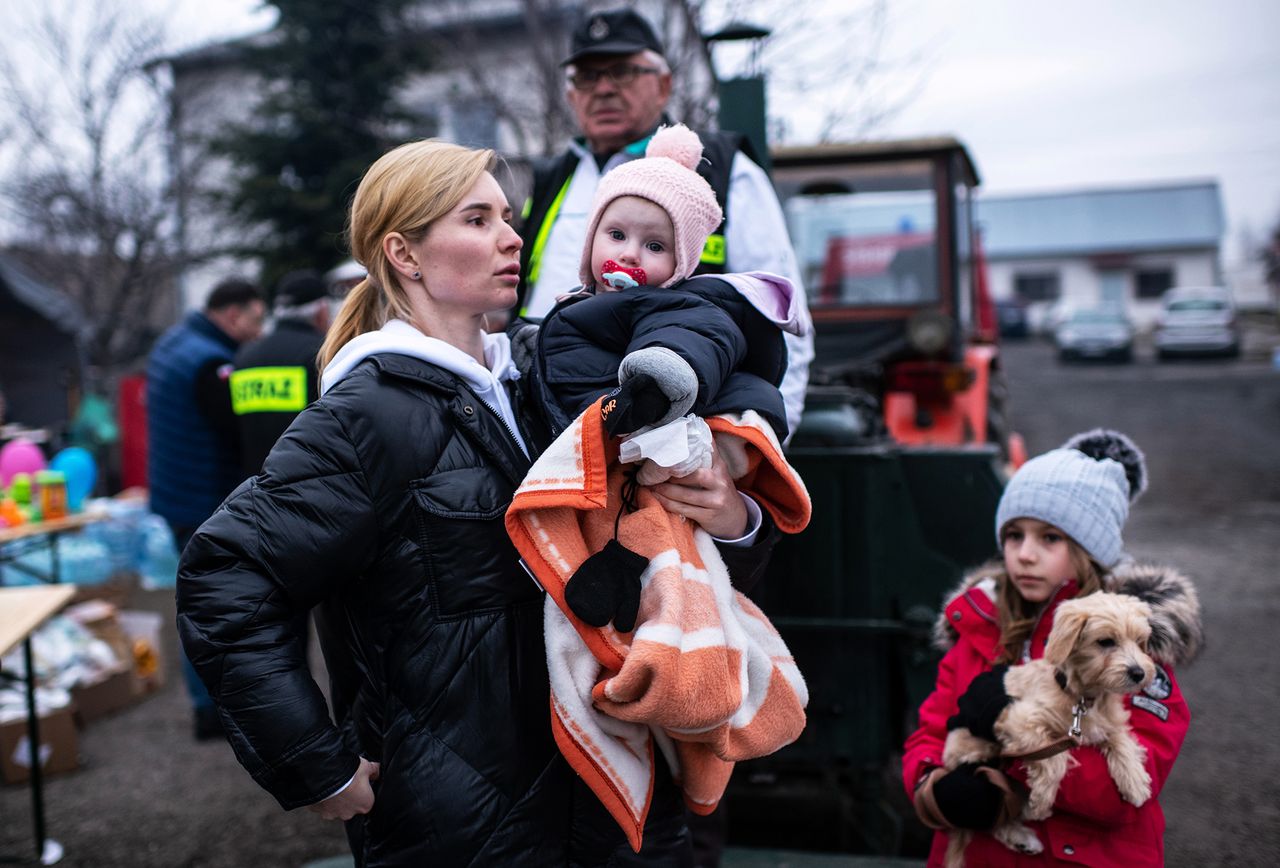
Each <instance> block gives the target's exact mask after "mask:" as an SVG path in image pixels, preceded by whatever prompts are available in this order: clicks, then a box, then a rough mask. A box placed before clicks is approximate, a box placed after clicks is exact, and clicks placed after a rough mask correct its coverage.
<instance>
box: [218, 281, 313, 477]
mask: <svg viewBox="0 0 1280 868" xmlns="http://www.w3.org/2000/svg"><path fill="white" fill-rule="evenodd" d="M272 315H273V316H274V317H275V325H274V326H272V329H271V332H270V333H269V334H267V335H265V336H264V337H261V338H259V339H258V340H256V341H252V342H251V343H248V344H245V345H244V346H242V347H241V348H240V350H239V351H238V352H237V353H236V357H235V371H234V372H233V373H232V374H231V408H232V411H233V412H234V413H235V416H236V423H237V428H238V429H239V432H240V465H241V469H242V471H243V473H244V475H245V476H253V475H255V474H257V473H261V472H262V463H263V462H264V461H265V460H266V458H267V453H268V452H270V451H271V447H272V446H275V445H276V441H277V440H279V439H280V435H281V434H283V433H284V430H285V429H286V428H288V427H289V423H290V422H292V421H293V420H294V419H295V418H296V417H297V415H298V414H299V413H301V412H302V408H303V407H305V406H307V405H308V404H310V403H311V402H312V401H314V400H315V399H316V398H317V397H318V396H319V390H320V377H319V371H318V370H317V368H316V357H317V356H318V355H319V353H320V345H321V344H322V343H324V334H325V332H326V331H327V330H328V328H329V288H328V286H327V285H326V284H325V282H324V280H323V279H322V278H321V277H320V275H319V274H318V273H316V272H315V271H309V270H302V271H291V272H289V273H288V274H286V275H285V276H284V277H282V278H281V279H280V283H279V285H278V286H277V287H276V297H275V301H274V304H273V305H272Z"/></svg>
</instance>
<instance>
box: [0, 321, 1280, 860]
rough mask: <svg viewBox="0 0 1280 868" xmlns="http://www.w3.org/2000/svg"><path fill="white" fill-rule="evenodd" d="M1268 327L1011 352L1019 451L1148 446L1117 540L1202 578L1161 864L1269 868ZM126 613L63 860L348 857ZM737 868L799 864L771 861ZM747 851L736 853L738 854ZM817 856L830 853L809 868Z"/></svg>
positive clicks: (1277, 772) (1274, 814)
mask: <svg viewBox="0 0 1280 868" xmlns="http://www.w3.org/2000/svg"><path fill="white" fill-rule="evenodd" d="M1275 345H1280V340H1277V339H1276V335H1275V333H1274V331H1273V330H1268V329H1259V328H1258V327H1256V326H1255V327H1254V328H1253V330H1252V331H1251V333H1250V337H1249V341H1248V342H1247V343H1246V354H1245V358H1244V359H1243V360H1241V361H1238V362H1231V361H1225V362H1219V361H1192V362H1184V363H1177V364H1157V363H1156V362H1154V361H1152V360H1151V355H1150V351H1149V348H1145V347H1144V348H1141V349H1140V352H1139V356H1138V360H1137V361H1136V362H1135V363H1134V364H1132V365H1118V366H1097V365H1071V366H1061V365H1059V364H1058V363H1057V362H1056V361H1055V359H1054V356H1053V352H1052V349H1051V348H1050V347H1048V346H1047V345H1045V344H1042V343H1040V342H1037V341H1030V342H1022V343H1018V344H1010V345H1009V346H1008V347H1007V348H1006V358H1007V366H1008V371H1009V379H1010V386H1011V391H1012V396H1013V420H1014V423H1015V427H1017V428H1018V429H1019V430H1021V431H1022V433H1023V434H1024V435H1025V436H1026V438H1027V443H1028V447H1029V449H1030V450H1031V453H1032V454H1035V453H1037V452H1040V451H1043V450H1045V449H1048V448H1051V447H1053V446H1055V445H1056V444H1057V443H1059V442H1061V441H1062V440H1063V439H1065V438H1066V437H1067V436H1068V435H1070V434H1072V433H1074V432H1076V431H1079V430H1082V429H1084V428H1087V427H1092V426H1094V425H1099V424H1105V425H1110V426H1112V427H1117V428H1120V429H1122V430H1125V431H1127V432H1128V433H1129V434H1131V435H1132V436H1133V437H1134V438H1135V439H1136V440H1137V441H1138V443H1139V444H1140V445H1141V446H1142V447H1143V448H1144V449H1145V450H1146V452H1147V455H1148V459H1149V463H1150V466H1151V472H1152V478H1153V482H1152V486H1151V490H1150V492H1149V493H1148V494H1147V495H1146V496H1145V497H1144V498H1143V500H1142V501H1140V502H1139V504H1138V505H1137V507H1136V508H1135V511H1134V514H1133V517H1132V519H1131V521H1130V523H1129V527H1128V530H1127V533H1126V539H1127V542H1128V544H1129V547H1130V548H1131V550H1132V551H1133V552H1134V553H1135V554H1137V555H1138V556H1140V557H1146V558H1152V559H1158V560H1161V561H1166V562H1169V563H1172V564H1176V565H1178V566H1180V567H1181V568H1183V569H1184V570H1185V571H1186V572H1187V573H1188V574H1190V575H1191V576H1192V577H1193V578H1194V579H1195V580H1196V582H1197V583H1198V586H1199V588H1200V593H1201V597H1202V600H1203V602H1204V609H1205V621H1206V626H1207V632H1208V636H1209V647H1208V649H1207V651H1206V652H1205V653H1204V655H1203V656H1202V658H1201V659H1200V660H1199V661H1198V662H1197V663H1196V664H1195V665H1194V666H1192V667H1190V668H1187V669H1186V670H1185V671H1183V672H1180V673H1179V678H1180V680H1181V683H1182V687H1183V690H1184V691H1185V693H1186V694H1187V697H1188V700H1189V702H1190V704H1191V707H1192V710H1193V713H1194V715H1195V718H1194V721H1193V723H1192V727H1191V732H1190V735H1189V737H1188V739H1187V742H1186V745H1185V747H1184V749H1183V752H1182V756H1181V758H1180V760H1179V762H1178V765H1177V766H1176V767H1175V769H1174V772H1173V775H1172V776H1171V778H1170V779H1169V782H1168V784H1167V786H1166V788H1165V791H1164V793H1163V795H1162V796H1161V802H1162V804H1163V805H1164V807H1165V811H1166V815H1167V819H1168V824H1169V828H1168V833H1167V836H1166V841H1167V848H1168V861H1169V864H1171V865H1196V866H1201V865H1231V866H1240V865H1259V866H1264V865H1265V866H1273V865H1280V783H1277V782H1278V781H1280V746H1278V745H1277V743H1276V738H1275V735H1274V733H1275V731H1276V723H1275V722H1276V720H1277V719H1278V718H1280V693H1277V691H1276V689H1275V686H1276V684H1277V683H1280V664H1278V663H1277V661H1278V660H1280V655H1277V654H1276V653H1275V651H1274V649H1273V648H1271V647H1268V646H1266V645H1265V644H1264V643H1265V641H1266V640H1267V639H1268V638H1269V637H1270V635H1271V634H1272V631H1274V630H1276V629H1277V621H1276V619H1277V617H1278V616H1280V581H1278V577H1277V573H1276V564H1277V555H1278V554H1280V372H1277V371H1274V370H1272V368H1271V367H1270V351H1271V348H1272V347H1273V346H1275ZM132 605H134V606H135V607H138V608H146V609H150V610H153V611H158V612H162V613H163V614H164V615H165V622H166V624H167V625H168V627H167V630H168V632H167V634H166V636H165V646H166V650H167V652H168V654H167V659H166V663H167V665H168V675H169V679H168V683H167V684H166V685H165V687H164V688H163V689H162V690H160V691H159V692H158V693H157V694H155V695H153V696H151V697H150V698H148V699H146V700H145V701H143V702H141V703H140V704H138V705H136V706H134V707H132V708H130V709H128V710H126V711H123V712H121V713H119V714H117V715H116V716H114V717H112V718H109V719H106V720H101V721H98V722H95V723H94V724H92V725H91V726H90V727H89V728H88V729H87V730H85V731H84V732H83V733H82V734H81V754H82V760H83V764H82V768H81V769H80V770H78V771H76V772H73V773H70V774H66V775H62V776H59V777H55V778H52V779H50V780H49V781H48V782H47V787H46V793H45V797H46V798H45V801H46V806H47V818H48V828H49V834H50V835H51V836H52V837H54V838H56V839H58V840H59V841H61V843H62V844H63V845H64V847H65V848H66V855H65V857H64V859H63V861H62V863H61V864H62V865H66V866H77V868H78V866H117V865H119V866H126V865H127V866H140V868H141V866H157V868H175V866H205V868H215V866H217V868H221V866H226V868H231V866H244V865H262V866H300V865H304V864H306V863H308V862H310V861H313V860H318V859H323V858H325V857H330V856H334V855H337V854H341V853H344V852H345V848H346V843H345V839H344V837H343V835H342V832H341V829H340V827H339V826H338V825H336V824H331V823H325V822H323V821H321V820H319V819H318V818H316V817H315V816H314V815H312V814H309V813H307V812H306V811H294V812H292V813H285V812H283V811H281V810H280V809H279V807H278V806H277V805H276V804H275V802H274V801H273V800H272V799H271V798H270V797H269V796H267V795H266V794H265V793H264V792H263V791H261V790H260V789H259V788H258V787H257V786H256V785H255V784H254V783H253V782H252V781H251V780H250V779H249V777H248V775H246V774H245V773H244V772H243V770H242V769H241V768H240V766H239V765H238V764H237V763H236V761H235V759H234V758H233V756H232V754H231V751H230V750H229V749H228V748H227V746H226V745H225V744H222V743H220V742H196V741H194V740H193V739H192V737H191V724H190V720H189V712H188V708H187V703H186V698H185V693H184V691H183V689H182V687H181V684H180V683H179V680H180V679H179V678H178V677H177V671H176V668H175V667H174V665H173V663H174V659H175V658H174V655H175V653H176V647H177V646H176V638H175V635H174V630H173V627H172V610H173V596H172V593H171V592H164V591H153V592H138V593H137V594H135V596H134V599H133V601H132ZM0 817H2V818H3V819H2V820H0V860H4V859H6V858H7V859H10V860H15V859H16V860H21V859H23V858H28V857H29V854H30V853H31V852H32V846H33V845H32V841H31V811H30V797H29V794H28V791H27V790H26V788H24V787H21V786H0ZM751 858H752V857H750V856H749V854H742V853H739V854H735V859H734V861H735V862H738V863H740V864H747V863H748V862H749V864H751V865H757V864H761V865H763V864H771V865H779V864H784V863H786V862H788V861H790V864H796V865H798V864H801V863H800V862H798V861H795V860H793V859H789V857H788V858H783V857H782V856H778V857H776V858H774V857H770V858H768V859H765V860H764V861H763V862H762V861H761V860H759V859H756V861H750V859H751ZM743 860H747V861H746V862H744V861H743ZM823 864H830V863H823Z"/></svg>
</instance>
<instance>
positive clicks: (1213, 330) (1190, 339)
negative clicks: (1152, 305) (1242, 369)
mask: <svg viewBox="0 0 1280 868" xmlns="http://www.w3.org/2000/svg"><path fill="white" fill-rule="evenodd" d="M1155 344H1156V355H1157V356H1158V357H1159V358H1161V359H1167V358H1170V357H1172V356H1176V355H1223V356H1232V357H1234V356H1238V355H1240V325H1239V323H1238V321H1237V319H1236V306H1235V302H1233V301H1232V300H1231V293H1230V292H1229V291H1228V290H1226V289H1223V288H1222V287H1220V286H1205V287H1177V288H1174V289H1170V290H1168V291H1166V292H1165V294H1164V295H1163V296H1161V298H1160V315H1159V316H1158V318H1157V319H1156V331H1155Z"/></svg>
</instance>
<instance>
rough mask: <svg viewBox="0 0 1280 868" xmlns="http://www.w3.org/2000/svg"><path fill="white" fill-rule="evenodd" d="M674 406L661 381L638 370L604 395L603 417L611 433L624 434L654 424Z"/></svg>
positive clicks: (613, 434) (615, 435)
mask: <svg viewBox="0 0 1280 868" xmlns="http://www.w3.org/2000/svg"><path fill="white" fill-rule="evenodd" d="M670 409H671V400H670V399H669V398H668V397H667V396H666V394H665V393H664V392H663V391H662V389H661V388H659V387H658V381H657V380H655V379H654V378H653V377H651V376H649V375H648V374H636V375H635V376H633V377H631V378H630V379H628V380H627V381H626V382H625V383H623V384H622V385H621V386H619V387H618V388H616V389H614V390H613V391H612V392H610V393H609V394H608V395H605V397H604V403H603V404H601V405H600V418H601V419H602V420H603V421H604V429H605V430H606V431H608V432H609V435H610V436H611V437H621V436H623V435H625V434H630V433H632V432H633V431H639V430H640V429H641V428H643V427H644V426H646V425H652V424H653V423H654V422H657V421H658V420H659V419H661V418H662V417H663V416H665V415H666V414H667V411H668V410H670Z"/></svg>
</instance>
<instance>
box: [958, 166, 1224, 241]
mask: <svg viewBox="0 0 1280 868" xmlns="http://www.w3.org/2000/svg"><path fill="white" fill-rule="evenodd" d="M977 219H978V222H979V223H980V225H981V226H982V229H983V234H982V242H983V249H984V250H985V251H986V254H987V256H989V257H991V258H1030V257H1050V256H1081V255H1095V254H1105V253H1137V252H1144V251H1156V250H1188V249H1205V248H1216V247H1217V246H1218V245H1219V244H1220V243H1221V240H1222V233H1223V211H1222V196H1221V194H1220V192H1219V189H1218V182H1217V181H1215V180H1197V181H1180V182H1169V183H1164V184H1148V185H1142V186H1126V187H1115V188H1109V189H1092V190H1076V191H1069V192H1056V193H1030V194H1016V195H1015V194H989V193H984V194H980V195H979V197H978V200H977Z"/></svg>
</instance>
